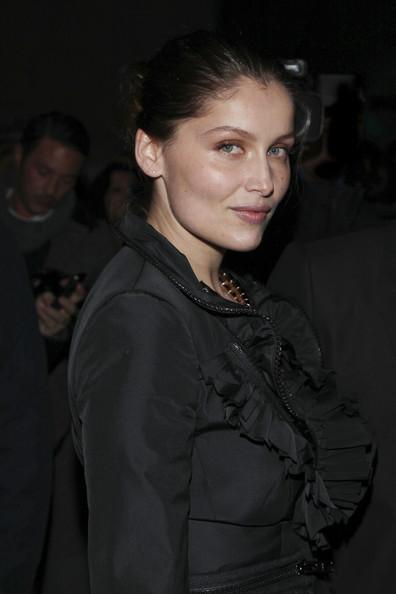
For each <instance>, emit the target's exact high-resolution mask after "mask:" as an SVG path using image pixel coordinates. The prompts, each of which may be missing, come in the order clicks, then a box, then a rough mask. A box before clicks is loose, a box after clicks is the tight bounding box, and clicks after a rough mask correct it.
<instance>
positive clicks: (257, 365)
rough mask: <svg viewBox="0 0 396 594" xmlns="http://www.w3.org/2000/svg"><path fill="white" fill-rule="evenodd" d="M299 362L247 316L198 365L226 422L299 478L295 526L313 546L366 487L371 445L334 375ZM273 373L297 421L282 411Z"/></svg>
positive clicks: (287, 347)
mask: <svg viewBox="0 0 396 594" xmlns="http://www.w3.org/2000/svg"><path fill="white" fill-rule="evenodd" d="M244 321H245V324H246V318H245V320H244ZM249 326H250V328H249ZM253 326H254V327H253ZM241 335H243V336H241ZM315 348H316V347H315ZM308 351H309V349H305V353H307V352H308ZM305 359H306V360H305V365H304V366H303V365H302V364H301V363H300V361H299V360H298V358H297V356H296V353H295V351H294V348H293V346H292V345H291V344H290V343H289V342H288V341H287V340H286V339H283V338H282V339H281V338H279V337H278V336H277V335H276V333H274V329H273V327H271V324H269V323H266V322H265V320H264V319H261V320H259V321H257V319H252V320H251V325H250V324H246V325H245V327H244V329H243V330H242V329H241V332H240V336H239V339H238V341H235V342H232V343H230V344H229V346H228V347H227V349H226V351H225V352H223V353H221V354H220V355H218V356H217V357H216V358H215V359H213V360H212V361H209V362H208V363H207V364H206V365H205V368H204V375H205V377H206V378H207V382H208V383H210V384H212V385H213V387H214V390H215V392H216V393H217V395H218V396H219V397H220V398H221V399H222V402H223V405H224V409H225V418H226V420H227V422H228V423H229V424H230V425H232V426H233V427H235V428H237V429H238V430H239V431H240V434H241V435H243V436H245V437H247V438H248V439H250V440H252V441H255V442H258V443H262V444H265V445H266V446H267V447H268V448H270V449H271V450H274V451H275V452H276V453H277V455H278V456H279V458H280V459H281V460H282V462H283V463H284V464H285V470H286V473H287V474H288V475H289V476H290V477H293V478H295V479H297V480H298V479H301V481H302V482H303V484H304V487H303V489H302V490H301V492H300V495H299V497H298V500H297V502H296V505H295V512H294V517H293V523H294V526H295V529H296V531H297V532H298V534H299V535H300V536H301V537H302V538H304V539H306V540H309V541H310V542H311V545H312V546H313V547H314V548H326V547H327V546H328V545H327V539H326V536H325V534H324V531H325V529H326V528H327V527H329V526H331V525H333V524H338V523H342V522H345V521H347V519H348V518H349V517H350V516H351V515H352V513H353V512H354V510H355V509H356V507H357V505H358V503H359V501H360V500H361V499H362V498H363V496H364V493H365V491H366V490H367V487H368V484H369V482H370V476H371V468H372V462H373V454H374V448H372V447H371V435H370V433H369V432H368V430H367V429H366V426H365V423H364V422H363V421H362V419H361V418H360V417H359V415H358V412H357V410H356V407H355V406H354V404H352V403H351V402H345V401H342V400H341V399H340V398H339V397H338V396H337V394H336V388H335V382H334V375H333V374H332V373H330V372H327V371H325V370H323V369H320V368H319V367H318V365H317V364H316V363H317V362H315V361H312V365H309V360H308V359H309V358H307V357H306V358H305ZM276 369H278V371H276V372H275V371H274V370H276ZM259 370H260V371H259ZM275 373H276V374H277V377H278V378H279V377H280V378H281V382H282V385H283V387H284V389H285V394H288V395H289V397H290V403H291V404H292V406H293V409H294V411H296V412H297V415H298V418H299V419H303V422H301V421H300V422H299V421H297V422H296V421H295V420H293V418H292V417H291V416H290V414H289V413H288V412H287V411H286V409H285V407H284V404H283V403H282V401H281V398H280V396H279V395H278V391H277V388H276V382H275V381H274V375H275ZM290 394H292V395H293V396H290Z"/></svg>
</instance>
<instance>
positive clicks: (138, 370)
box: [72, 294, 199, 594]
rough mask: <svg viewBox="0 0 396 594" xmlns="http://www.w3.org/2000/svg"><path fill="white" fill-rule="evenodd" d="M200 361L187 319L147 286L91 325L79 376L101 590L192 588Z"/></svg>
mask: <svg viewBox="0 0 396 594" xmlns="http://www.w3.org/2000/svg"><path fill="white" fill-rule="evenodd" d="M198 373H199V372H198V364H197V358H196V355H195V350H194V347H193V344H192V341H191V337H190V333H189V330H188V328H187V327H186V326H185V323H184V322H183V320H182V319H180V318H179V316H178V314H177V312H175V310H174V308H172V307H171V306H170V305H169V304H167V303H165V302H163V301H160V300H158V299H156V298H154V297H152V296H149V295H146V294H134V295H124V296H119V297H116V298H114V299H113V300H112V301H111V302H110V303H109V304H108V305H107V306H106V307H105V308H104V310H102V312H101V313H99V314H97V318H96V320H95V322H94V323H93V325H91V327H90V328H88V330H87V331H86V332H85V334H84V336H83V337H82V341H81V348H80V349H77V353H76V354H75V373H73V377H74V380H73V381H72V383H73V385H74V388H73V390H72V391H74V392H75V393H76V394H77V408H78V410H79V416H80V420H81V422H82V453H83V458H84V466H85V475H86V482H87V491H88V506H89V566H90V580H91V587H92V594H109V593H110V592H114V593H115V592H117V594H131V592H133V593H134V594H186V592H188V591H189V586H188V515H189V505H190V504H189V487H190V479H191V456H192V443H193V433H194V429H195V416H196V412H195V411H196V406H197V399H198V386H199V380H198Z"/></svg>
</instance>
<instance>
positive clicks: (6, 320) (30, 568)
mask: <svg viewBox="0 0 396 594" xmlns="http://www.w3.org/2000/svg"><path fill="white" fill-rule="evenodd" d="M0 275H1V292H0V593H1V594H30V593H31V591H32V588H33V582H34V578H35V575H36V571H37V567H38V564H39V561H40V556H41V552H42V548H43V543H44V536H45V528H46V523H47V515H48V508H49V499H50V489H51V444H50V435H49V424H50V414H49V397H48V387H47V370H46V361H45V352H44V345H43V344H42V340H41V337H40V334H39V330H38V325H37V317H36V312H35V309H34V302H33V296H32V292H31V288H30V283H29V280H28V275H27V271H26V269H25V265H24V262H23V259H22V257H21V256H20V255H19V254H18V252H17V247H16V245H15V243H14V241H13V238H12V237H11V236H9V233H8V231H6V229H4V228H3V226H2V225H1V228H0Z"/></svg>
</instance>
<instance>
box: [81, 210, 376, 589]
mask: <svg viewBox="0 0 396 594" xmlns="http://www.w3.org/2000/svg"><path fill="white" fill-rule="evenodd" d="M121 232H122V234H123V237H124V240H125V242H126V244H127V245H126V247H124V248H123V249H122V250H121V252H120V253H119V254H118V255H117V256H116V257H115V258H114V259H113V261H112V262H111V263H110V265H109V266H108V267H107V269H106V270H105V271H104V273H103V274H102V276H101V277H100V279H99V281H98V282H97V283H96V286H95V287H94V289H93V291H92V292H91V294H90V295H89V297H88V299H87V301H86V303H85V305H84V308H83V311H82V313H81V316H80V318H79V321H78V324H77V327H76V331H75V335H74V340H73V345H72V351H71V357H70V391H71V406H72V415H73V425H74V431H75V438H76V446H77V451H78V453H79V455H80V457H81V459H82V460H83V463H84V466H85V474H86V481H87V490H88V505H89V515H90V523H89V559H90V574H91V587H92V591H93V594H102V593H103V594H105V593H106V594H108V593H109V592H117V594H123V593H124V592H125V594H126V593H127V592H128V593H129V592H132V591H133V592H134V593H135V594H138V593H141V594H143V593H144V594H186V592H187V591H188V589H189V587H192V588H193V587H195V586H197V587H198V585H199V584H200V583H201V584H202V583H203V582H205V583H206V584H209V585H213V584H220V583H221V579H222V577H221V576H222V575H223V574H224V572H227V571H229V570H235V569H238V568H241V567H242V568H243V567H251V566H255V565H256V564H257V565H260V564H262V563H263V562H271V561H273V560H279V559H283V558H288V557H290V556H291V558H293V559H294V558H295V559H297V558H298V559H299V560H301V559H303V558H306V559H308V560H309V559H311V557H312V549H317V548H321V547H324V546H325V545H326V539H325V536H324V534H323V530H324V529H325V528H326V526H328V525H329V524H332V523H334V522H342V521H344V520H345V519H346V518H347V517H348V516H349V515H350V514H351V513H352V511H353V509H354V508H355V506H356V504H357V502H358V500H359V499H360V498H361V497H362V495H363V493H364V490H365V485H366V484H367V479H368V476H369V472H370V461H369V460H370V456H371V454H370V452H369V450H370V448H369V441H370V438H369V435H368V433H367V432H366V430H365V427H364V425H363V424H362V423H361V421H360V419H359V417H358V416H357V415H356V412H355V410H354V408H353V407H352V405H350V404H347V403H343V402H341V401H339V400H338V399H337V397H336V395H335V392H334V385H333V376H332V374H330V373H328V372H326V371H324V370H323V369H321V366H320V353H319V349H318V346H317V343H316V340H315V338H314V336H313V334H312V331H311V329H310V327H309V326H308V324H307V322H306V320H305V318H304V316H303V315H301V314H300V313H299V312H298V311H297V310H295V309H294V308H293V307H292V306H290V304H289V303H288V302H286V301H283V300H278V299H275V298H274V297H272V296H271V295H270V294H269V293H268V292H267V291H266V290H265V289H264V288H263V287H261V286H260V285H255V284H249V286H247V287H246V289H247V293H248V295H249V298H250V299H251V301H252V304H253V305H252V306H251V307H249V306H246V305H237V304H234V303H231V302H228V301H225V300H224V299H222V298H221V297H219V296H218V295H216V294H215V293H213V292H212V291H211V290H210V289H209V288H208V287H206V286H205V285H204V284H203V283H200V282H199V281H198V280H197V278H196V277H195V275H194V274H193V272H192V270H191V268H190V266H189V263H188V261H187V260H186V258H185V257H184V256H183V255H182V254H181V253H179V252H178V251H177V250H176V249H175V248H174V247H173V246H172V245H171V244H170V243H168V241H167V240H166V239H164V238H163V237H162V236H161V235H159V234H158V233H157V232H155V231H154V230H153V229H152V228H151V227H150V226H149V225H147V224H146V223H144V222H143V221H141V220H140V219H137V218H133V217H130V218H129V219H127V221H126V222H125V224H124V226H123V228H122V229H121ZM327 479H328V480H327ZM326 481H327V482H326ZM204 574H205V575H207V574H210V576H207V577H206V578H205V579H204V578H203V575H204ZM307 591H308V590H307Z"/></svg>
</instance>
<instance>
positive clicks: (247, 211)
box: [232, 206, 271, 225]
mask: <svg viewBox="0 0 396 594" xmlns="http://www.w3.org/2000/svg"><path fill="white" fill-rule="evenodd" d="M232 210H233V211H234V212H235V214H236V215H237V216H238V217H239V218H240V219H242V220H243V221H246V222H247V223H251V224H252V225H259V224H260V223H263V222H264V221H265V219H266V218H267V217H268V214H269V213H270V212H271V209H270V208H266V209H263V208H251V207H246V206H239V207H236V208H233V209H232Z"/></svg>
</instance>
